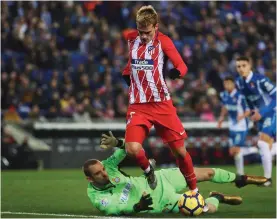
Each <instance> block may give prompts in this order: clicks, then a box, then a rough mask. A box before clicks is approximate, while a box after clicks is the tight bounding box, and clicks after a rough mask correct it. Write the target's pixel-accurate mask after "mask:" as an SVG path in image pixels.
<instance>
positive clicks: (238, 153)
mask: <svg viewBox="0 0 277 219" xmlns="http://www.w3.org/2000/svg"><path fill="white" fill-rule="evenodd" d="M223 83H224V89H225V91H224V92H221V93H220V98H221V103H222V108H221V113H220V117H219V121H218V127H219V128H221V125H222V122H223V121H224V118H225V116H226V115H227V114H228V116H229V142H230V143H229V144H230V145H229V146H230V148H229V153H230V155H231V156H233V157H234V160H235V165H236V168H237V173H238V174H239V175H243V174H244V159H243V156H245V155H247V154H250V153H255V152H257V148H256V147H244V146H246V145H245V140H246V136H247V133H248V119H247V117H248V116H249V115H250V113H251V111H250V109H249V107H248V105H247V102H246V100H245V97H244V96H243V95H242V94H241V93H240V92H239V91H238V90H237V89H236V85H235V81H234V79H233V78H232V77H226V78H225V79H224V81H223Z"/></svg>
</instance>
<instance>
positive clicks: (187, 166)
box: [154, 105, 198, 191]
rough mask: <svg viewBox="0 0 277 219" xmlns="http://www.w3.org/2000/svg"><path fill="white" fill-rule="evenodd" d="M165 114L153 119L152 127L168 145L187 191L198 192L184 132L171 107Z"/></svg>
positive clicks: (174, 110)
mask: <svg viewBox="0 0 277 219" xmlns="http://www.w3.org/2000/svg"><path fill="white" fill-rule="evenodd" d="M170 112H172V113H170ZM167 113H168V114H159V115H158V116H157V117H156V118H155V121H154V126H155V128H156V131H157V134H158V135H159V136H160V137H161V138H162V139H163V141H164V142H165V143H168V145H169V147H170V149H171V151H172V153H173V154H174V156H175V158H176V163H177V165H178V167H179V169H180V171H181V173H182V174H183V176H184V178H185V179H186V182H187V184H188V186H189V189H190V190H193V191H198V189H197V185H196V184H197V181H196V176H195V173H194V168H193V163H192V159H191V156H190V154H189V153H188V152H187V150H186V148H185V138H187V135H186V132H185V130H184V127H183V125H182V122H181V121H180V119H179V118H178V116H177V114H176V109H175V108H174V107H173V105H172V106H171V107H170V108H169V112H167Z"/></svg>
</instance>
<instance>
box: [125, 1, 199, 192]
mask: <svg viewBox="0 0 277 219" xmlns="http://www.w3.org/2000/svg"><path fill="white" fill-rule="evenodd" d="M136 23H137V31H135V32H133V33H130V34H129V36H128V44H129V60H128V64H127V66H126V68H125V69H124V71H123V77H124V78H125V80H126V82H127V84H128V85H129V86H130V87H129V107H128V112H127V118H126V119H127V126H126V134H125V139H126V150H127V153H128V155H129V156H131V157H133V158H134V159H135V160H136V162H137V164H138V165H139V166H140V167H141V169H142V170H143V171H144V172H145V174H146V177H147V180H148V183H149V185H150V187H151V188H152V189H155V188H156V186H157V180H156V177H155V174H154V169H153V167H151V165H150V163H149V161H148V159H147V157H146V155H145V151H144V149H143V148H142V144H143V141H144V139H145V138H146V136H147V135H148V134H149V131H150V128H151V127H152V126H153V125H154V127H155V129H156V131H157V134H158V135H159V136H160V137H161V138H162V139H163V141H164V142H165V143H168V144H169V147H170V148H171V151H172V152H173V154H174V155H175V157H176V162H177V164H178V166H179V168H180V170H181V172H182V174H183V175H184V177H185V179H186V181H187V183H188V185H189V188H190V190H192V191H194V192H197V191H198V189H197V186H196V177H195V174H194V169H193V163H192V159H191V157H190V155H189V153H187V151H186V149H185V147H184V139H185V138H186V137H187V135H186V132H185V130H184V128H183V126H182V123H181V121H180V119H179V118H178V116H177V113H176V108H175V107H174V106H173V103H172V100H171V98H170V94H169V91H168V88H167V86H166V83H165V80H164V76H163V73H164V69H163V67H164V65H165V61H166V58H167V57H168V58H169V59H170V60H171V62H172V63H173V65H174V67H175V68H174V69H171V70H170V78H171V79H176V78H180V77H183V76H184V75H185V74H186V73H187V66H186V65H185V63H184V62H183V60H182V58H181V56H180V54H179V53H178V51H177V50H176V48H175V46H174V44H173V42H172V41H171V39H170V38H169V37H167V36H165V35H164V34H162V33H161V32H159V31H158V27H159V24H158V14H157V12H156V11H155V9H154V8H153V7H152V6H143V7H141V8H140V9H139V11H138V12H137V15H136Z"/></svg>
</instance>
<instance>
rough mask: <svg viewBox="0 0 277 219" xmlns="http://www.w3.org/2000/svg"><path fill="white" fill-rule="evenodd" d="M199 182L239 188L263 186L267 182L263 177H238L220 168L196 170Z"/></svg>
mask: <svg viewBox="0 0 277 219" xmlns="http://www.w3.org/2000/svg"><path fill="white" fill-rule="evenodd" d="M194 171H195V175H196V178H197V182H202V181H211V182H214V183H232V182H234V183H235V185H236V186H237V187H238V188H242V187H244V186H246V185H262V184H263V183H265V182H266V181H267V179H266V178H265V177H262V176H249V175H236V174H235V173H233V172H230V171H228V170H224V169H220V168H197V167H196V168H194Z"/></svg>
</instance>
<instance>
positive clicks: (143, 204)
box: [133, 192, 153, 213]
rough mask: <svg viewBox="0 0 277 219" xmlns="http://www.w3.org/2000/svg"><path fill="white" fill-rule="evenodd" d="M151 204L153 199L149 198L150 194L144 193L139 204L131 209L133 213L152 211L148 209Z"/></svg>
mask: <svg viewBox="0 0 277 219" xmlns="http://www.w3.org/2000/svg"><path fill="white" fill-rule="evenodd" d="M152 204H153V199H152V197H151V196H150V194H146V192H144V193H143V194H142V196H141V198H140V200H139V202H138V203H137V204H135V205H134V207H133V209H134V211H135V212H137V213H138V212H141V211H148V210H153V208H152V207H150V205H152Z"/></svg>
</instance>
